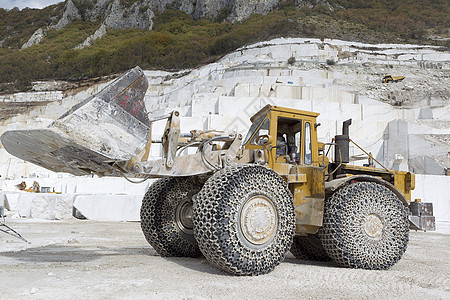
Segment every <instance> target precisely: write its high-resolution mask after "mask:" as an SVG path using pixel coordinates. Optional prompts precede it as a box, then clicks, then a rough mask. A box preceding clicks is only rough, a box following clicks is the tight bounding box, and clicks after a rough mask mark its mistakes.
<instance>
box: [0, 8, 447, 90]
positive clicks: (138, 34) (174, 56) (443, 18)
mask: <svg viewBox="0 0 450 300" xmlns="http://www.w3.org/2000/svg"><path fill="white" fill-rule="evenodd" d="M74 2H75V3H76V5H84V6H86V5H87V4H83V3H84V2H83V1H82V0H80V1H74ZM122 2H123V3H126V4H127V5H131V3H132V2H133V0H122ZM329 3H331V5H332V6H333V7H334V8H335V9H334V10H330V9H328V8H327V7H324V6H316V7H314V8H312V9H310V8H308V7H301V8H296V7H295V5H294V2H293V1H284V2H282V3H280V5H279V6H278V8H277V10H276V11H273V12H271V13H269V14H268V15H265V16H262V15H253V16H251V17H250V18H249V19H247V20H245V21H243V22H239V23H235V24H232V23H230V22H227V21H224V20H226V18H227V17H228V16H229V14H230V10H227V9H223V10H222V11H221V12H220V14H219V16H218V17H217V18H216V20H205V19H202V20H194V19H192V17H191V16H190V15H187V14H185V13H184V12H182V11H179V10H176V9H166V10H165V11H164V13H156V14H155V17H154V20H153V21H154V24H155V25H154V30H152V31H147V30H139V29H120V30H109V31H108V33H107V34H106V35H105V36H104V37H103V38H101V39H100V40H98V41H97V42H96V43H95V44H94V45H93V46H91V47H88V48H85V49H82V50H74V47H75V46H77V45H79V44H80V43H82V42H83V41H84V40H85V39H86V37H88V36H89V35H91V34H92V33H93V32H94V31H95V30H96V29H97V28H98V27H99V26H100V22H97V23H91V22H87V21H77V22H73V23H71V24H70V25H68V26H66V27H65V28H64V29H62V30H60V31H56V30H54V29H52V30H49V31H48V32H47V36H46V37H45V38H44V39H43V40H42V41H41V43H40V44H38V45H35V46H32V47H30V48H27V49H23V50H20V47H21V45H23V44H24V43H25V42H26V41H27V40H28V39H29V37H30V36H31V35H32V34H33V32H34V31H35V30H36V29H38V28H45V27H46V26H48V25H49V24H51V21H52V20H55V19H56V20H57V18H59V17H60V16H59V14H58V12H60V11H61V9H60V8H61V4H58V5H53V6H50V7H47V8H46V9H43V10H32V9H26V10H22V11H15V10H11V11H6V10H3V9H0V33H1V34H2V36H0V42H1V40H2V39H3V45H2V47H1V48H0V92H4V93H5V92H13V91H17V90H26V89H27V88H29V87H30V83H31V81H34V80H44V79H63V80H80V79H88V78H93V77H98V76H103V75H110V74H114V73H120V72H123V71H125V70H127V69H130V68H132V67H134V66H136V65H139V66H141V67H142V68H145V69H166V70H179V69H184V68H193V67H196V66H199V65H202V64H206V63H209V62H212V61H215V60H216V59H218V58H219V57H221V56H222V55H224V54H226V53H229V52H230V51H233V50H235V49H236V48H238V47H242V46H245V45H248V44H251V43H254V42H257V41H262V40H267V39H271V38H274V37H280V36H283V37H295V36H299V37H317V38H339V39H345V40H354V41H362V42H372V43H377V42H383V43H389V42H412V43H441V44H440V45H441V46H446V47H449V45H448V42H447V44H445V42H442V41H431V40H426V39H425V37H426V35H428V34H439V35H441V36H444V37H449V27H450V26H449V23H450V20H449V18H448V15H449V4H448V1H447V0H436V1H432V0H422V1H413V0H392V1H385V0H381V1H367V0H357V1H339V0H335V1H329ZM84 6H83V11H84V10H85V9H87V8H88V7H87V6H86V7H84ZM344 8H345V9H344ZM29 24H32V25H31V26H30V25H29ZM13 33H15V34H13ZM9 36H10V37H9Z"/></svg>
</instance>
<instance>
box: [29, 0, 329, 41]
mask: <svg viewBox="0 0 450 300" xmlns="http://www.w3.org/2000/svg"><path fill="white" fill-rule="evenodd" d="M281 1H282V0H137V1H135V2H132V3H131V4H130V3H129V2H125V1H122V0H81V1H77V2H76V4H75V2H73V1H72V0H67V1H66V3H65V5H64V8H63V13H62V17H61V18H60V19H59V20H58V21H57V22H56V24H54V25H51V26H49V27H48V28H46V29H42V28H40V29H38V31H36V32H35V33H34V34H33V36H32V37H31V38H30V40H29V41H28V42H27V43H25V44H24V45H23V47H22V48H27V47H30V46H32V45H35V44H37V43H39V42H40V41H41V39H42V38H43V36H44V35H45V33H46V31H47V29H49V28H53V29H56V30H60V29H62V28H64V27H65V26H67V25H68V24H70V23H71V22H73V21H74V20H85V21H90V22H100V23H101V24H102V25H101V26H100V28H99V29H98V30H97V31H96V32H95V33H94V34H93V35H92V36H90V37H88V38H87V39H86V40H85V41H84V42H83V43H82V44H81V45H79V46H77V49H80V48H84V47H88V46H90V45H92V43H93V42H94V41H95V40H96V39H98V38H100V37H101V36H102V35H103V34H105V33H106V30H105V29H106V28H112V29H120V28H139V29H147V30H151V29H152V28H153V17H154V15H155V13H156V12H163V11H164V10H165V9H167V8H172V9H178V10H181V11H184V12H185V13H187V14H189V15H191V16H192V17H193V18H194V19H201V18H208V19H213V20H217V19H218V18H220V20H227V21H231V22H240V21H243V20H245V19H247V18H249V17H250V16H251V15H252V14H267V13H269V12H270V11H272V10H273V9H275V8H276V7H277V6H278V4H279V3H280V2H281ZM295 4H296V5H297V6H308V7H314V6H316V5H322V6H326V7H328V8H329V9H333V6H331V5H330V3H329V2H328V1H326V0H320V1H313V0H295ZM103 26H104V27H103Z"/></svg>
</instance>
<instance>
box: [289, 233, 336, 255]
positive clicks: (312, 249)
mask: <svg viewBox="0 0 450 300" xmlns="http://www.w3.org/2000/svg"><path fill="white" fill-rule="evenodd" d="M291 253H292V255H294V256H295V258H298V259H303V260H312V261H330V260H331V258H330V257H329V256H328V254H327V253H326V252H325V249H323V247H322V242H321V241H320V239H319V237H318V236H317V235H315V234H314V235H308V236H296V237H294V242H293V243H292V246H291Z"/></svg>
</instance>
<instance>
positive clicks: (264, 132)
mask: <svg viewBox="0 0 450 300" xmlns="http://www.w3.org/2000/svg"><path fill="white" fill-rule="evenodd" d="M269 128H270V121H269V119H265V120H264V122H263V123H262V125H261V127H259V130H258V131H257V132H256V134H255V135H254V136H253V138H252V139H251V141H250V144H252V145H256V144H257V142H258V138H259V137H260V136H263V135H269Z"/></svg>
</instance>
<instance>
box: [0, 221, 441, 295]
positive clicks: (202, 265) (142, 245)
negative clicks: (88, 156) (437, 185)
mask: <svg viewBox="0 0 450 300" xmlns="http://www.w3.org/2000/svg"><path fill="white" fill-rule="evenodd" d="M7 224H8V225H9V226H11V227H12V228H14V229H15V230H17V231H18V232H20V233H21V234H22V235H23V236H24V237H25V238H27V239H28V240H29V241H30V242H31V244H26V243H24V242H22V241H20V240H18V239H15V238H13V237H10V236H9V235H6V234H4V233H1V232H0V299H22V298H27V299H28V298H36V299H55V298H62V297H76V298H78V299H117V298H120V299H129V298H132V299H294V298H296V299H450V260H449V255H450V250H449V249H450V235H446V234H440V233H431V232H427V233H423V232H411V235H410V243H409V247H408V250H407V251H406V253H405V255H404V256H403V259H402V260H401V261H400V262H399V263H397V264H396V265H395V266H393V267H392V268H391V269H390V270H387V271H367V270H355V269H344V268H340V267H337V266H336V265H334V264H333V263H315V262H314V263H313V262H307V261H303V260H297V259H295V258H294V257H293V256H292V255H291V254H288V256H287V258H286V260H285V261H284V262H283V263H281V264H280V265H279V266H278V267H277V268H275V270H274V271H273V272H271V273H269V274H267V275H263V276H256V277H236V276H231V275H228V274H227V273H224V272H222V271H220V270H218V269H216V268H215V267H213V266H211V265H210V264H209V263H208V262H207V261H206V259H205V258H195V259H194V258H163V257H160V256H159V255H157V254H156V252H155V251H154V250H153V249H152V248H151V247H150V246H149V245H148V244H147V241H146V240H145V238H144V236H143V234H142V233H141V229H140V224H139V223H138V222H134V223H133V222H132V223H124V222H122V223H118V222H94V221H86V220H83V221H82V220H75V219H74V220H66V221H36V220H27V219H21V220H15V219H12V220H7Z"/></svg>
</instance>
